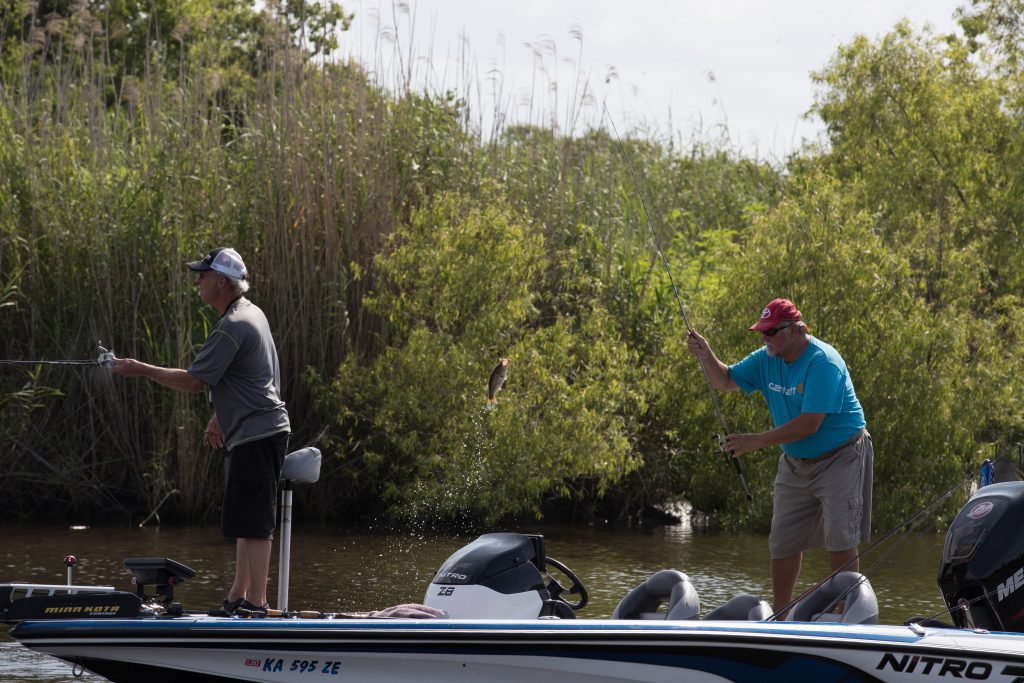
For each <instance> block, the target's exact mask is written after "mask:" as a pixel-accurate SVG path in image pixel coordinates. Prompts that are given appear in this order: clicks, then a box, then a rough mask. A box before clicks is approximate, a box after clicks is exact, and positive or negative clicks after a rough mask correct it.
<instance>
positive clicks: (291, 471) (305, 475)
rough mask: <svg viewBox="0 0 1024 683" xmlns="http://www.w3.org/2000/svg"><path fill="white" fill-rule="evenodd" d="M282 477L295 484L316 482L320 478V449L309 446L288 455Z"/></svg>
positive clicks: (282, 469) (283, 466)
mask: <svg viewBox="0 0 1024 683" xmlns="http://www.w3.org/2000/svg"><path fill="white" fill-rule="evenodd" d="M281 478H282V479H284V480H285V481H290V482H291V483H293V484H315V483H316V482H317V480H318V479H320V449H319V448H316V447H314V446H307V447H306V448H300V449H299V450H297V451H292V452H291V453H289V454H288V455H286V456H285V457H284V464H283V465H282V466H281Z"/></svg>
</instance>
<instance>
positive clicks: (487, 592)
mask: <svg viewBox="0 0 1024 683" xmlns="http://www.w3.org/2000/svg"><path fill="white" fill-rule="evenodd" d="M549 566H551V567H554V568H555V569H557V570H558V571H560V572H561V573H562V574H564V575H565V576H566V577H567V578H568V579H569V580H570V581H572V586H571V587H570V588H568V589H566V588H565V587H563V586H562V585H561V584H560V583H558V581H556V580H555V579H554V578H550V580H549V581H548V583H547V584H545V583H544V574H545V573H546V572H547V567H549ZM562 593H570V594H578V595H579V596H580V600H579V601H578V602H576V603H570V602H567V601H566V600H564V599H563V598H562V597H561V595H562ZM423 604H425V605H427V606H428V607H434V608H436V609H441V610H444V611H445V612H447V613H448V616H449V617H451V618H454V619H536V618H538V617H545V616H555V617H561V618H563V619H572V618H574V616H575V615H574V614H573V612H574V611H577V610H580V609H583V607H584V606H585V605H586V604H587V591H586V589H585V588H584V587H583V584H582V583H581V582H580V580H579V579H578V578H577V577H576V575H575V574H573V573H572V571H571V570H569V568H568V567H566V566H565V565H563V564H562V563H561V562H558V561H557V560H555V559H553V558H549V557H547V556H546V555H545V554H544V537H543V536H539V535H526V534H514V533H496V534H484V535H483V536H480V537H479V538H477V539H476V540H475V541H473V542H472V543H470V544H469V545H467V546H465V547H463V548H462V549H461V550H458V551H457V552H455V553H454V554H453V555H452V556H451V557H449V558H448V559H447V560H446V561H445V563H444V564H443V565H441V568H440V569H439V570H437V573H436V574H435V575H434V579H433V581H431V583H430V587H429V588H427V594H426V596H425V597H424V598H423Z"/></svg>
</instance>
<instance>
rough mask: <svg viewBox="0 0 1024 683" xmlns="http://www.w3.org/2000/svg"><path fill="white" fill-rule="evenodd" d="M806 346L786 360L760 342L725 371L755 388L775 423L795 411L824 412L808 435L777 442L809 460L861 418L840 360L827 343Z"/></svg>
mask: <svg viewBox="0 0 1024 683" xmlns="http://www.w3.org/2000/svg"><path fill="white" fill-rule="evenodd" d="M808 342H809V343H808V344H807V348H805V349H804V351H803V353H801V354H800V357H799V358H797V359H796V360H794V361H793V362H792V363H787V362H786V361H784V360H783V359H782V358H777V357H772V356H769V355H768V349H767V348H766V347H764V346H762V347H761V348H759V349H758V350H757V351H754V352H753V353H751V354H750V355H749V356H747V357H746V358H744V359H743V360H741V361H740V362H738V363H736V364H735V365H730V366H729V375H730V377H732V379H733V381H734V382H736V385H737V386H739V388H740V389H742V390H743V391H745V392H746V393H748V394H751V393H753V392H755V391H760V392H761V393H762V394H763V395H764V397H765V399H766V400H767V401H768V410H769V411H770V412H771V415H772V422H774V423H775V426H776V427H778V426H780V425H783V424H785V423H787V422H789V421H790V420H792V419H793V418H795V417H796V416H798V415H800V413H824V414H825V419H824V420H822V422H821V427H819V428H818V431H817V432H815V433H814V434H812V435H810V436H808V437H807V438H805V439H801V440H800V441H794V442H792V443H784V444H782V450H783V452H785V453H786V454H787V455H791V456H793V457H794V458H815V457H817V456H819V455H822V454H824V453H827V452H828V451H830V450H832V449H834V448H837V447H839V446H841V445H842V444H844V443H845V442H847V441H849V440H850V439H851V438H852V437H853V436H854V435H855V434H857V433H858V432H859V431H860V430H862V429H864V426H865V425H866V421H865V419H864V410H863V409H862V408H861V407H860V401H858V400H857V394H856V393H854V390H853V381H852V380H851V379H850V373H849V372H848V371H847V369H846V361H844V360H843V357H842V356H840V355H839V352H838V351H836V350H835V349H834V348H832V347H831V346H830V345H828V344H826V343H825V342H823V341H821V340H820V339H816V338H814V337H809V338H808Z"/></svg>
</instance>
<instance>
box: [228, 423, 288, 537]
mask: <svg viewBox="0 0 1024 683" xmlns="http://www.w3.org/2000/svg"><path fill="white" fill-rule="evenodd" d="M287 450H288V433H287V432H281V433H280V434H274V435H273V436H268V437H267V438H265V439H259V440H258V441H250V442H248V443H243V444H239V445H238V446H235V447H234V448H233V449H231V452H230V454H231V460H230V465H229V466H228V481H227V485H226V486H225V488H224V507H223V508H222V509H221V515H220V528H221V531H223V532H224V536H225V537H226V538H261V539H262V538H268V539H269V538H273V537H274V527H275V526H276V525H277V483H278V481H280V479H281V465H282V464H283V463H284V455H285V452H286V451H287Z"/></svg>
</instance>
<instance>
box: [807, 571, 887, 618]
mask: <svg viewBox="0 0 1024 683" xmlns="http://www.w3.org/2000/svg"><path fill="white" fill-rule="evenodd" d="M837 605H841V606H842V608H841V609H838V608H837V607H836V606H837ZM788 621H835V622H839V623H843V624H877V623H878V598H877V597H876V596H875V590H874V589H873V588H872V587H871V582H869V581H868V578H867V577H866V576H864V575H863V574H859V573H857V572H840V573H838V574H836V575H835V576H833V577H832V578H830V579H829V580H828V581H826V582H825V583H823V584H822V585H821V586H819V587H818V588H816V589H815V590H814V592H813V593H811V594H809V595H808V596H807V597H805V598H803V599H801V600H800V602H798V603H797V604H796V605H794V606H793V609H792V610H790V613H789V619H788Z"/></svg>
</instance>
